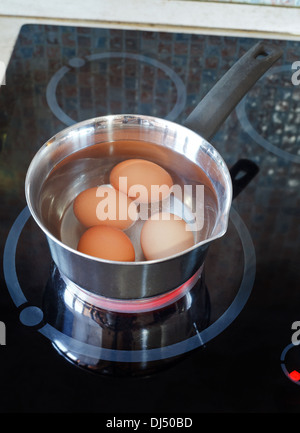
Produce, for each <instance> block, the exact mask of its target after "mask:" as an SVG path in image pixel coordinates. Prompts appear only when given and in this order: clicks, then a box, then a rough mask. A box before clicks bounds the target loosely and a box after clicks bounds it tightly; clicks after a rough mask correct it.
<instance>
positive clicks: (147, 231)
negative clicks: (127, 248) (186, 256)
mask: <svg viewBox="0 0 300 433" xmlns="http://www.w3.org/2000/svg"><path fill="white" fill-rule="evenodd" d="M188 227H189V226H188V224H187V223H186V222H185V221H184V220H183V219H181V218H179V217H177V216H176V217H175V215H174V214H170V213H166V212H164V213H159V214H155V215H152V216H151V218H149V219H148V220H147V221H146V222H145V224H144V225H143V228H142V231H141V247H142V250H143V253H144V256H145V258H146V259H147V260H158V259H163V258H166V257H169V256H172V255H173V254H177V253H180V252H182V251H184V250H186V249H188V248H190V247H192V246H193V245H194V236H193V232H192V231H190V230H188Z"/></svg>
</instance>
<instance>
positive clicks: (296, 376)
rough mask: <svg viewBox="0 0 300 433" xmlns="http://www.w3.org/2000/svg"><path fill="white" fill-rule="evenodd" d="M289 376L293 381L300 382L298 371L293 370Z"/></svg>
mask: <svg viewBox="0 0 300 433" xmlns="http://www.w3.org/2000/svg"><path fill="white" fill-rule="evenodd" d="M289 376H290V378H291V379H292V380H295V381H298V380H300V373H299V371H297V370H293V371H291V372H290V373H289Z"/></svg>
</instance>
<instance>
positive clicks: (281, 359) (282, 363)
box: [280, 343, 300, 385]
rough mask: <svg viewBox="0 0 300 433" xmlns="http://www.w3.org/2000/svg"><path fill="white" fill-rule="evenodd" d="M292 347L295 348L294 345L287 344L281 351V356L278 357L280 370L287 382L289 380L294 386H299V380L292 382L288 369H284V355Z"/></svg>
mask: <svg viewBox="0 0 300 433" xmlns="http://www.w3.org/2000/svg"><path fill="white" fill-rule="evenodd" d="M294 347H295V345H294V344H293V343H290V344H288V345H287V346H286V347H285V348H284V349H283V351H282V353H281V356H280V361H281V368H282V371H283V372H284V374H285V375H286V377H287V378H288V379H289V380H291V381H292V382H294V383H295V384H296V385H300V380H294V379H293V378H292V377H291V374H290V372H289V371H288V369H287V368H286V365H285V357H286V354H287V352H288V351H289V350H291V349H293V348H294Z"/></svg>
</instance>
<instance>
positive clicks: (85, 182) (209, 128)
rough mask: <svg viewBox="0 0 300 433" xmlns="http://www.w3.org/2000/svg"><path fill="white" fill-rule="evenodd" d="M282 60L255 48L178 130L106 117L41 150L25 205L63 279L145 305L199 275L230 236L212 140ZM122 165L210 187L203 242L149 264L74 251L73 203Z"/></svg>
mask: <svg viewBox="0 0 300 433" xmlns="http://www.w3.org/2000/svg"><path fill="white" fill-rule="evenodd" d="M280 56H281V52H280V51H278V50H277V49H275V48H273V47H269V46H267V45H266V44H264V43H258V44H256V45H255V46H254V47H253V48H251V49H250V50H249V51H248V52H247V53H246V54H245V55H244V56H243V57H242V58H241V59H240V60H239V61H238V62H237V63H236V64H235V65H234V66H233V67H232V68H231V69H230V70H229V71H228V72H227V73H226V74H225V75H224V76H223V78H221V80H220V81H219V82H218V83H217V84H216V85H215V86H214V87H213V89H212V90H211V91H210V92H209V93H208V94H207V96H205V97H204V99H203V100H202V101H201V102H200V104H199V105H198V106H197V107H196V108H195V109H194V111H193V112H192V113H191V114H190V116H189V117H188V118H187V119H186V121H185V122H184V125H183V126H182V125H179V124H176V123H174V122H170V121H166V120H164V119H160V118H155V117H151V116H143V115H130V114H120V115H109V116H104V117H96V118H93V119H89V120H86V121H83V122H80V123H77V124H75V125H73V126H71V127H69V128H66V129H64V130H63V131H61V132H59V133H58V134H56V135H55V136H54V137H52V138H51V139H49V140H48V141H47V142H46V143H45V144H44V145H43V146H42V147H41V149H40V150H39V151H38V152H37V154H36V155H35V156H34V158H33V160H32V162H31V164H30V166H29V169H28V172H27V176H26V181H25V192H26V200H27V204H28V207H29V209H30V211H31V214H32V216H33V218H34V219H35V221H36V222H37V224H38V225H39V226H40V228H41V229H42V230H43V232H44V233H45V235H46V237H47V240H48V243H49V247H50V252H51V256H52V258H53V261H54V262H55V264H56V266H57V267H58V269H59V271H60V273H61V275H62V276H63V277H64V278H66V279H67V280H68V281H71V282H72V283H73V284H75V285H76V286H78V287H79V288H82V289H83V290H84V291H86V292H88V293H91V294H93V295H99V296H102V297H105V298H112V299H117V300H118V299H119V300H130V299H134V300H136V299H138V300H143V299H147V298H150V297H153V296H158V295H162V294H165V293H167V292H169V291H172V290H174V289H176V288H178V287H180V286H181V285H183V284H184V283H186V282H188V281H193V278H194V276H195V275H196V276H197V275H199V272H201V267H202V265H203V263H204V260H205V256H206V254H207V249H208V247H209V245H210V243H211V242H213V241H214V240H215V239H217V238H220V237H221V236H223V235H224V234H225V232H226V230H227V225H228V218H229V211H230V207H231V202H232V183H231V178H230V173H229V170H228V168H227V166H226V164H225V162H224V160H223V159H222V157H221V155H220V154H219V153H218V152H217V150H216V149H215V148H214V147H213V146H212V145H211V144H210V143H209V139H210V138H211V137H212V136H213V135H214V133H215V132H216V131H217V130H218V129H219V127H220V126H221V125H222V123H223V122H224V120H225V119H226V118H227V116H228V115H229V114H230V113H231V112H232V110H233V109H234V107H235V106H236V105H237V103H238V102H239V101H240V100H241V98H242V97H243V96H244V95H245V94H246V93H247V91H248V90H249V89H250V88H251V87H252V86H253V84H254V83H255V82H256V81H257V80H258V79H259V78H260V77H261V76H262V75H263V74H264V73H265V72H266V71H267V70H268V69H269V68H270V67H271V66H272V64H273V63H274V62H275V61H276V60H277V59H278V58H279V57H280ZM141 142H142V144H141ZM134 143H139V144H138V145H137V144H136V145H134ZM91 155H92V157H91ZM95 156H97V158H95ZM126 158H127V159H129V158H144V159H148V160H150V161H153V162H156V163H157V164H159V165H161V166H162V167H164V168H166V169H167V170H170V171H171V172H173V173H175V174H176V173H181V175H182V179H184V178H186V179H189V180H191V181H192V182H194V183H196V184H197V183H198V184H202V183H203V182H204V178H205V179H206V180H207V179H208V180H209V184H210V187H211V189H212V190H213V194H214V197H215V201H216V209H215V210H214V213H213V215H208V216H207V218H208V219H209V218H213V225H212V226H211V227H210V228H209V229H208V231H207V233H206V236H205V238H203V236H202V237H201V236H200V237H199V238H196V242H195V245H194V246H193V247H191V248H189V249H187V250H185V251H183V252H181V253H178V254H176V255H173V256H171V257H168V258H166V259H160V260H151V261H145V260H143V259H140V260H137V261H135V262H117V261H109V260H102V259H97V258H93V257H91V256H88V255H85V254H82V253H80V252H78V251H77V250H76V244H73V243H72V241H73V240H75V239H77V236H78V235H79V233H78V231H79V229H78V227H77V226H76V224H75V222H74V221H73V219H72V218H73V217H72V215H71V213H72V212H71V211H70V209H71V203H72V202H73V200H74V198H75V197H76V196H77V194H78V193H79V192H80V191H82V190H83V189H86V188H88V187H91V186H94V185H99V183H103V184H104V183H106V182H107V173H108V172H109V170H110V169H111V168H112V166H113V165H115V164H116V163H118V162H120V161H122V160H124V159H126ZM95 161H96V162H95ZM191 167H192V169H191ZM58 168H59V169H58ZM53 173H54V174H53ZM185 205H186V206H188V205H189V204H188V203H185ZM66 215H67V217H66ZM68 215H69V216H68ZM73 223H74V224H73ZM129 230H130V229H129ZM74 242H75V241H74Z"/></svg>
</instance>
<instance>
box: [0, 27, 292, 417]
mask: <svg viewBox="0 0 300 433" xmlns="http://www.w3.org/2000/svg"><path fill="white" fill-rule="evenodd" d="M256 42H257V40H256V39H254V38H236V37H222V36H204V35H197V34H189V33H172V32H151V31H132V30H120V29H96V28H94V29H89V28H75V27H65V26H48V25H27V26H24V27H22V29H21V31H20V34H19V37H18V40H17V42H16V46H15V49H14V52H13V55H12V58H11V61H10V64H9V66H8V69H7V74H6V85H5V86H2V87H1V91H0V104H1V105H0V107H1V108H0V144H1V158H0V179H1V182H0V188H1V226H0V230H1V238H0V242H1V253H2V257H3V271H4V272H3V273H2V275H1V306H0V321H1V323H2V324H3V325H4V326H2V327H1V330H2V331H4V332H5V339H2V343H3V344H2V345H1V347H0V350H1V353H0V363H1V364H0V365H1V367H2V368H1V370H0V371H1V373H0V378H1V384H2V388H3V393H2V399H1V408H2V411H3V412H61V411H62V412H75V411H76V412H97V413H104V414H105V413H108V412H109V413H113V412H115V413H118V412H123V413H124V412H129V413H135V412H140V413H142V412H147V413H149V412H150V413H157V412H168V413H171V412H176V413H183V412H185V413H204V412H254V411H255V412H297V411H298V403H297V402H298V397H299V395H298V394H299V392H300V388H299V386H297V385H299V383H300V382H299V377H300V374H297V372H298V371H300V361H299V357H298V356H297V353H296V350H297V346H296V345H295V344H293V343H292V340H291V337H292V334H293V333H294V332H295V327H296V325H295V323H296V322H297V321H298V320H300V312H299V305H300V292H299V290H298V289H299V266H298V257H299V237H300V233H299V230H300V229H299V227H300V224H299V208H300V196H299V184H300V176H299V172H300V167H299V163H300V150H299V140H300V134H299V125H300V121H299V116H300V86H299V83H298V82H297V80H296V79H295V75H294V74H295V72H296V69H295V62H296V61H298V60H300V43H299V42H297V41H277V40H270V41H266V42H267V43H269V44H275V45H276V46H280V47H281V48H282V49H283V56H282V58H281V59H280V60H279V61H278V62H276V64H275V65H274V66H273V67H272V68H271V69H270V70H269V71H268V73H266V74H265V75H264V76H263V77H262V78H261V79H260V80H259V81H258V82H257V83H256V84H255V85H254V86H253V88H252V89H251V90H250V91H249V92H248V94H247V96H245V97H244V98H243V100H242V101H241V103H240V104H239V105H238V107H237V108H236V110H235V111H233V112H232V113H231V115H230V116H229V117H228V119H227V120H226V121H225V123H224V125H223V126H222V127H221V128H220V130H219V131H218V133H217V134H216V135H215V136H214V138H213V140H212V144H213V145H214V146H215V147H216V149H217V150H218V151H219V152H220V154H221V155H222V156H223V158H224V160H225V162H226V163H227V165H228V166H229V168H230V167H231V166H233V165H234V164H235V162H236V161H238V160H240V159H243V158H246V159H249V160H251V161H253V162H255V163H256V165H257V166H258V167H259V172H258V174H257V175H256V176H255V177H254V179H253V180H252V181H251V182H250V184H249V185H248V186H247V187H246V188H245V189H244V190H243V191H242V192H241V193H240V194H239V195H238V197H236V198H235V199H234V201H233V208H232V212H231V218H230V222H229V228H228V232H227V233H226V235H225V236H224V237H223V238H222V239H219V240H218V241H216V242H215V243H213V244H212V245H211V247H210V250H209V253H208V255H207V259H206V262H205V282H206V286H207V291H208V294H209V300H210V321H209V323H207V324H206V326H204V327H203V329H200V330H196V329H194V330H193V333H192V334H191V335H190V336H189V338H187V339H186V340H187V341H188V345H189V344H190V345H191V346H189V349H184V350H183V352H184V353H185V352H188V356H186V357H184V359H182V360H181V361H180V362H178V363H176V364H175V365H173V366H171V367H170V368H169V369H166V370H164V371H162V372H160V373H157V374H154V375H153V376H149V377H147V378H143V379H142V378H135V379H134V380H131V381H130V382H126V384H125V382H120V379H118V378H117V377H110V378H102V377H101V376H96V377H95V375H93V374H89V373H87V372H86V371H82V370H81V369H78V368H77V367H74V365H72V364H70V363H67V362H66V361H65V359H64V357H62V356H61V355H60V354H59V353H58V352H57V351H56V350H54V348H53V346H52V344H51V343H53V335H54V334H53V333H52V334H51V336H49V335H50V334H47V332H46V331H45V332H44V331H43V330H45V329H46V328H45V324H46V323H45V317H43V314H44V313H45V312H44V311H43V307H42V297H43V292H44V289H45V286H46V282H47V280H48V278H49V269H50V265H51V258H50V254H49V251H48V246H47V242H46V239H45V238H44V235H43V234H42V233H41V232H40V230H39V229H38V227H37V226H36V225H35V223H34V222H33V220H32V218H31V217H30V215H29V213H28V210H27V209H26V203H25V197H24V180H25V175H26V171H27V168H28V165H29V163H30V161H31V159H32V157H33V156H34V154H35V153H36V151H37V150H38V149H39V148H40V147H41V145H42V144H43V143H44V142H45V141H46V140H48V139H49V138H50V137H51V136H53V135H54V134H55V133H57V132H58V131H60V130H62V129H64V128H65V127H67V126H69V125H72V124H73V123H75V122H78V121H81V120H84V119H87V118H91V117H96V116H101V115H106V114H117V113H132V114H136V113H140V114H146V115H153V116H157V117H161V118H166V119H169V120H172V121H174V122H177V123H182V122H183V121H184V120H185V118H186V117H187V116H188V114H189V113H190V112H191V111H192V109H193V108H194V107H195V106H196V104H197V102H198V101H199V100H200V99H201V98H202V97H203V96H204V95H205V94H206V93H207V91H208V90H209V89H210V88H211V87H212V86H213V84H214V83H215V82H216V81H217V80H218V78H220V77H221V76H222V75H224V73H225V72H226V70H228V69H229V68H230V66H231V65H232V64H233V63H234V62H235V61H237V60H238V58H239V57H241V55H242V54H243V53H244V52H245V51H247V50H248V49H249V48H250V47H251V46H252V45H254V44H255V43H256ZM48 325H49V324H48ZM52 325H53V324H52ZM52 325H51V326H52ZM293 326H294V329H292V327H293ZM49 328H50V326H48V328H47V329H49ZM197 332H198V333H197ZM190 337H191V339H190ZM1 338H2V337H1ZM193 338H194V339H193ZM196 338H197V344H196V343H195V341H196ZM4 343H5V344H4ZM185 347H186V346H185ZM180 351H181V349H179V352H180ZM174 353H175V352H174ZM145 354H146V355H145V356H146V358H147V356H148V352H147V350H146V351H145ZM122 380H123V379H122ZM98 382H99V383H98ZM75 383H76V387H77V392H75V393H74V384H75ZM95 384H96V386H95ZM158 388H159V393H158V392H157V389H158ZM11 389H18V394H17V397H16V396H15V394H14V395H13V394H12V391H11ZM99 389H101V395H99ZM128 393H129V394H128ZM153 396H156V397H155V399H154V397H153Z"/></svg>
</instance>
